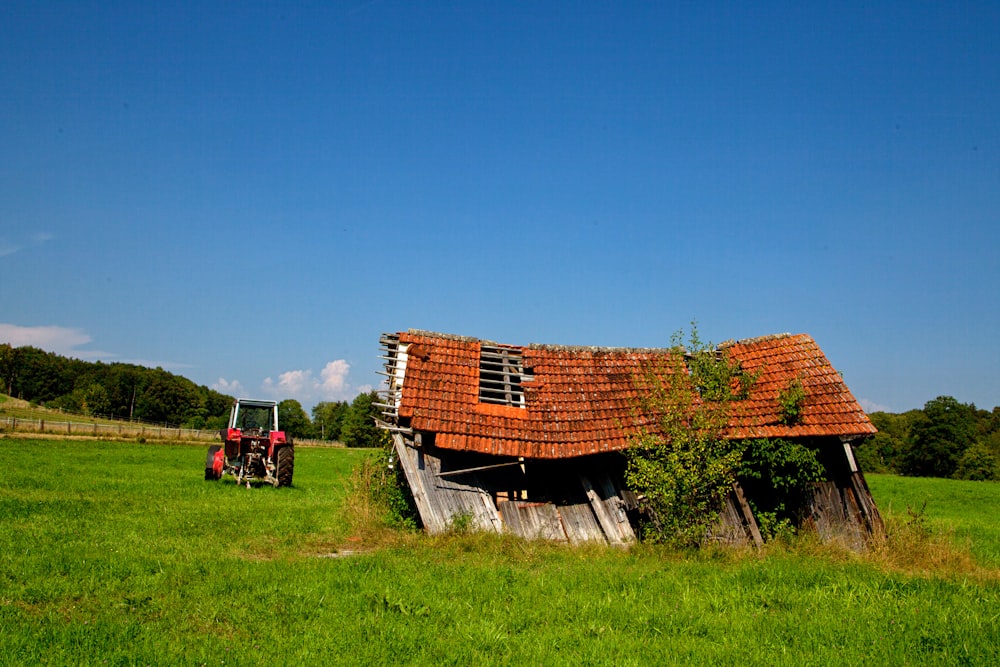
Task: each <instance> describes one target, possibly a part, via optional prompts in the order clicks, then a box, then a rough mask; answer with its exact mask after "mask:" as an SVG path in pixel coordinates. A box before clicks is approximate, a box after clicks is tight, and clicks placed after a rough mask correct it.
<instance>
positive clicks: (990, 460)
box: [955, 442, 998, 481]
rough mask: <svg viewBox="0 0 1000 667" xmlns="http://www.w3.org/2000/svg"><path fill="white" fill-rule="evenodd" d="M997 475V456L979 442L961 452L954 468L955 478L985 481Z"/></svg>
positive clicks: (995, 477)
mask: <svg viewBox="0 0 1000 667" xmlns="http://www.w3.org/2000/svg"><path fill="white" fill-rule="evenodd" d="M997 475H998V470H997V457H996V456H994V454H993V452H991V451H990V450H989V448H988V447H987V446H986V445H985V444H983V443H981V442H977V443H976V444H974V445H972V446H971V447H969V448H968V449H966V450H965V452H963V454H962V457H961V458H960V459H958V466H957V467H956V469H955V479H972V480H978V481H987V480H994V479H997Z"/></svg>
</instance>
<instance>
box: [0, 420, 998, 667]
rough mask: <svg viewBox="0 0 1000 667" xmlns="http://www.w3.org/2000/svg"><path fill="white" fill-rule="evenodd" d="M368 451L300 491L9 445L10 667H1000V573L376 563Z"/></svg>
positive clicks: (816, 566)
mask: <svg viewBox="0 0 1000 667" xmlns="http://www.w3.org/2000/svg"><path fill="white" fill-rule="evenodd" d="M366 455H367V454H366V453H364V452H358V451H352V450H343V449H307V448H299V449H298V451H297V452H296V471H295V484H294V486H293V487H292V488H287V489H272V488H270V487H259V488H254V489H246V488H241V487H237V486H236V485H235V484H233V483H232V482H231V481H223V482H221V483H212V482H205V481H204V480H203V479H202V472H203V465H204V460H205V448H203V447H192V446H185V445H138V444H129V443H110V442H85V441H75V442H66V441H59V440H38V439H32V440H25V439H13V438H7V439H0V456H2V457H3V458H2V460H3V461H5V462H6V464H7V465H6V466H5V474H4V475H3V477H2V478H0V664H58V665H76V664H82V665H91V664H93V665H101V664H110V665H165V664H167V665H169V664H179V665H200V664H207V665H219V664H226V665H273V664H316V665H326V664H345V665H358V664H455V665H469V664H476V665H479V664H505V665H521V664H544V665H586V664H593V665H598V664H600V665H648V664H735V663H740V664H748V665H827V664H836V665H841V664H848V665H851V664H855V665H878V664H886V665H888V664H892V665H902V664H912V665H921V666H924V665H955V664H959V665H961V664H968V665H992V664H998V663H1000V579H998V576H997V574H996V571H995V570H993V571H992V572H987V573H986V574H983V573H979V574H976V575H975V576H972V575H964V574H962V573H960V572H940V573H937V574H934V575H931V576H912V575H908V574H904V573H900V572H895V571H892V570H889V569H886V568H885V567H883V566H881V565H879V563H878V562H877V561H874V560H866V559H863V558H859V557H854V556H851V555H846V554H843V553H836V552H830V551H826V550H822V549H817V548H815V546H814V545H813V547H809V546H808V545H807V546H806V547H803V548H798V549H797V548H789V549H780V548H778V549H774V550H772V551H771V552H770V553H768V554H766V555H758V554H751V553H723V552H704V553H701V554H679V553H676V552H670V551H666V550H662V549H657V548H648V547H637V548H635V549H632V550H630V551H622V550H616V549H612V548H604V547H591V548H584V549H580V548H576V549H574V548H569V547H565V546H559V545H551V544H543V543H527V542H523V541H520V540H515V539H507V538H500V537H496V536H484V535H468V536H446V537H441V538H430V537H426V536H423V535H402V536H398V537H396V538H393V539H390V540H388V541H385V540H383V542H382V544H383V545H384V546H382V547H381V548H378V549H372V550H366V549H367V547H368V546H372V545H371V544H369V545H366V544H365V543H364V542H362V543H358V542H356V541H353V539H352V538H355V537H356V534H355V532H354V531H355V528H356V527H355V526H353V524H352V517H351V516H350V511H349V510H347V509H346V508H350V507H351V504H350V503H348V502H347V498H346V493H347V490H346V488H347V487H346V480H347V476H348V471H349V470H350V469H351V468H352V467H353V466H354V465H355V464H356V463H357V462H359V461H360V460H361V458H362V457H364V456H366ZM894 481H895V480H894V478H893V479H890V478H886V479H882V478H879V479H878V480H877V481H875V482H874V483H873V484H872V486H873V488H874V489H878V490H877V491H876V495H877V496H878V497H879V500H880V501H883V499H882V494H884V493H889V492H887V491H886V485H885V484H883V482H887V483H892V482H894ZM903 481H904V482H906V481H911V480H903ZM904 487H905V485H904ZM942 488H943V489H944V491H942V492H941V493H942V494H945V492H946V490H947V487H942ZM892 493H895V494H896V496H894V497H902V496H903V495H905V494H906V493H908V492H906V491H905V489H904V490H902V491H893V492H892ZM918 493H919V492H918ZM932 508H933V505H932V504H931V503H928V515H930V516H932V517H934V520H935V521H936V520H939V519H940V520H941V521H947V520H949V519H948V518H947V517H946V516H945V515H943V514H942V516H941V517H937V516H936V515H934V514H933V513H932ZM991 509H992V508H991V507H984V506H978V507H977V506H972V507H966V508H965V509H961V508H957V507H956V508H954V510H953V511H955V512H956V513H958V514H959V515H960V516H962V517H964V520H966V521H969V522H971V523H970V525H978V524H984V525H985V524H987V523H988V522H989V518H990V517H992V512H991ZM977 517H978V518H977ZM368 537H370V536H367V535H366V539H367V538H368ZM975 539H976V537H975V535H974V536H973V540H975ZM348 549H352V550H359V551H360V553H356V554H354V555H349V554H348V552H347V550H348ZM332 555H337V556H339V557H331V556H332Z"/></svg>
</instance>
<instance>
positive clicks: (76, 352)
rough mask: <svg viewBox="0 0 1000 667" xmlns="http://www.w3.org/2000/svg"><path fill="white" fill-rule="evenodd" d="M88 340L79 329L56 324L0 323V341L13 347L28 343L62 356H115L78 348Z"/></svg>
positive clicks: (94, 357) (83, 357)
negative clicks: (24, 325) (34, 325)
mask: <svg viewBox="0 0 1000 667" xmlns="http://www.w3.org/2000/svg"><path fill="white" fill-rule="evenodd" d="M90 341H91V338H90V336H89V335H88V334H87V333H86V332H84V331H82V330H80V329H74V328H70V327H57V326H40V327H22V326H18V325H16V324H3V323H0V342H2V343H10V344H11V345H12V346H14V347H21V346H23V345H30V346H32V347H37V348H40V349H42V350H46V351H47V352H54V353H56V354H59V355H62V356H64V357H76V358H78V359H97V358H109V357H114V356H115V355H113V354H111V353H108V352H101V351H98V350H80V349H78V348H79V347H80V346H81V345H86V344H88V343H89V342H90Z"/></svg>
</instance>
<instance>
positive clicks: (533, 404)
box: [398, 331, 875, 459]
mask: <svg viewBox="0 0 1000 667" xmlns="http://www.w3.org/2000/svg"><path fill="white" fill-rule="evenodd" d="M398 336H399V343H400V346H403V345H407V344H408V345H409V346H410V347H409V350H410V354H409V355H408V359H407V365H406V371H405V378H404V381H403V384H402V391H401V395H400V402H399V409H398V411H399V417H401V418H409V420H410V426H411V427H412V428H413V429H414V430H418V431H425V432H434V433H435V434H436V436H435V444H436V445H437V446H438V447H442V448H445V449H453V450H464V451H475V452H481V453H485V454H498V455H507V456H523V457H525V458H543V459H554V458H567V457H573V456H582V455H585V454H594V453H598V452H606V451H613V450H621V449H625V448H626V447H628V445H629V434H630V433H632V432H634V431H635V429H636V406H637V405H638V393H637V392H638V389H637V383H636V378H639V377H642V376H643V374H644V372H645V371H646V370H647V369H649V368H656V369H658V372H669V368H670V366H671V364H670V361H671V358H670V355H671V354H672V353H671V351H670V350H666V349H626V348H579V347H556V346H542V345H531V346H527V347H515V346H501V347H506V348H508V349H511V350H513V351H520V352H521V353H522V357H523V366H524V368H525V369H526V372H527V371H528V370H530V371H531V374H532V375H533V379H531V380H526V381H525V382H524V383H523V385H522V386H523V391H524V397H525V401H524V403H525V404H524V407H513V406H506V405H493V404H488V403H481V402H480V400H479V360H480V347H481V345H482V344H483V342H482V341H479V340H476V339H471V338H460V337H456V336H446V335H442V334H433V333H427V332H417V331H410V332H407V333H400V334H398ZM488 345H495V344H493V343H489V344H488ZM722 347H723V348H724V349H725V350H727V351H728V353H729V355H730V356H731V358H733V359H737V360H739V361H740V362H741V363H742V364H743V368H744V369H746V370H747V371H749V372H751V373H753V372H759V374H758V376H757V381H756V382H755V384H754V385H753V387H752V388H751V390H750V393H749V396H748V397H747V398H746V399H744V400H741V401H739V402H738V406H737V409H736V410H735V411H734V414H736V415H738V416H736V417H734V419H733V422H732V423H731V428H730V431H729V435H730V437H734V438H739V437H802V436H840V435H847V436H854V435H866V434H871V433H875V427H874V426H872V424H871V422H870V421H869V420H868V417H867V415H866V414H865V412H864V411H863V410H862V409H861V406H860V405H858V403H857V401H856V400H855V399H854V397H853V396H852V395H851V393H850V391H849V390H848V389H847V386H846V385H845V384H844V382H843V379H842V378H841V377H840V374H839V373H838V372H837V371H836V370H834V369H833V367H832V366H830V363H829V361H827V359H826V357H825V356H824V355H823V352H822V351H821V350H820V349H819V346H818V345H816V343H815V342H814V341H813V340H812V338H810V337H809V336H807V335H794V336H793V335H780V336H771V337H767V338H759V339H754V340H749V341H739V342H735V343H729V344H725V345H723V346H722ZM796 378H797V379H798V380H799V381H800V382H801V384H802V386H803V388H804V389H805V394H806V398H805V399H804V401H803V404H802V416H801V418H800V420H799V421H798V422H797V423H796V424H793V425H785V424H782V423H781V419H780V415H781V411H780V407H779V405H778V400H777V399H778V393H779V392H780V391H782V390H784V389H786V388H787V387H788V385H789V383H790V382H792V381H793V380H794V379H796Z"/></svg>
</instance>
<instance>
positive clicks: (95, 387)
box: [81, 383, 111, 417]
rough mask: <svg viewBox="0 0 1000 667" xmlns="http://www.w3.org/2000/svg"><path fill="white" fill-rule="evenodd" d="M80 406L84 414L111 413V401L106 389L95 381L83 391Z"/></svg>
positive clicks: (104, 414)
mask: <svg viewBox="0 0 1000 667" xmlns="http://www.w3.org/2000/svg"><path fill="white" fill-rule="evenodd" d="M81 407H82V408H83V413H84V414H86V415H101V416H105V417H106V416H108V415H109V414H110V413H111V401H110V399H109V398H108V392H107V390H106V389H105V388H104V387H103V386H101V385H99V384H97V383H94V384H92V385H90V386H89V387H87V388H86V389H85V390H84V392H83V400H82V401H81Z"/></svg>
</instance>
